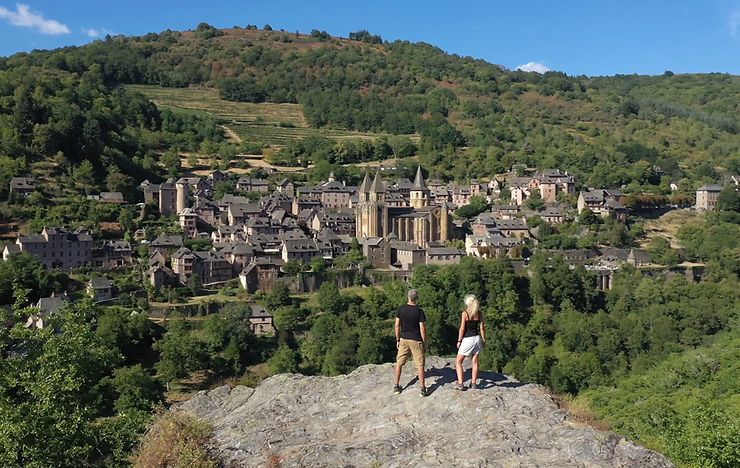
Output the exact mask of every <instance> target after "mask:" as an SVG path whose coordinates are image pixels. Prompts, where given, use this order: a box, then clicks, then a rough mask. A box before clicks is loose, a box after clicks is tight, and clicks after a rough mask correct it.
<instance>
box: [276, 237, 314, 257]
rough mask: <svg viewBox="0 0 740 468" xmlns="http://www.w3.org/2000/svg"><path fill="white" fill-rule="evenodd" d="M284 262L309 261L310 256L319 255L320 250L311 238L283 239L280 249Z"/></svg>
mask: <svg viewBox="0 0 740 468" xmlns="http://www.w3.org/2000/svg"><path fill="white" fill-rule="evenodd" d="M281 252H282V259H283V261H284V262H288V261H290V260H298V261H303V262H310V261H311V259H312V258H314V257H317V256H321V252H320V251H319V249H318V247H317V246H316V241H315V240H313V239H292V240H284V241H283V246H282V249H281Z"/></svg>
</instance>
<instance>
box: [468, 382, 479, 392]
mask: <svg viewBox="0 0 740 468" xmlns="http://www.w3.org/2000/svg"><path fill="white" fill-rule="evenodd" d="M477 388H478V386H477V385H476V384H475V382H470V389H471V390H476V389H477Z"/></svg>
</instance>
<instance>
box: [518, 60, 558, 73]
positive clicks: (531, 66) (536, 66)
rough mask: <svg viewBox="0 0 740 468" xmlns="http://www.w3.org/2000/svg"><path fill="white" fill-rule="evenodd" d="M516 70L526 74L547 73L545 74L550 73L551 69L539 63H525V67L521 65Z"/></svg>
mask: <svg viewBox="0 0 740 468" xmlns="http://www.w3.org/2000/svg"><path fill="white" fill-rule="evenodd" d="M516 69H517V70H521V71H525V72H537V73H545V72H549V71H550V69H549V68H547V67H546V66H544V65H542V64H541V63H537V62H529V63H525V64H524V65H519V66H518V67H516Z"/></svg>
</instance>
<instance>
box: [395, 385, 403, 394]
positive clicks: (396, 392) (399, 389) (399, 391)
mask: <svg viewBox="0 0 740 468" xmlns="http://www.w3.org/2000/svg"><path fill="white" fill-rule="evenodd" d="M401 390H403V389H402V388H401V386H400V385H394V386H393V393H395V394H396V395H398V394H399V393H401Z"/></svg>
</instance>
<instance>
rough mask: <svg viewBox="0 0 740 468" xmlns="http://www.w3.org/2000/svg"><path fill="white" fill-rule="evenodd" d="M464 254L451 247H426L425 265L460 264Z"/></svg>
mask: <svg viewBox="0 0 740 468" xmlns="http://www.w3.org/2000/svg"><path fill="white" fill-rule="evenodd" d="M464 256H465V252H463V251H461V250H458V249H455V248H452V247H428V248H427V250H426V263H427V265H453V264H457V263H460V260H462V258H463V257H464Z"/></svg>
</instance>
